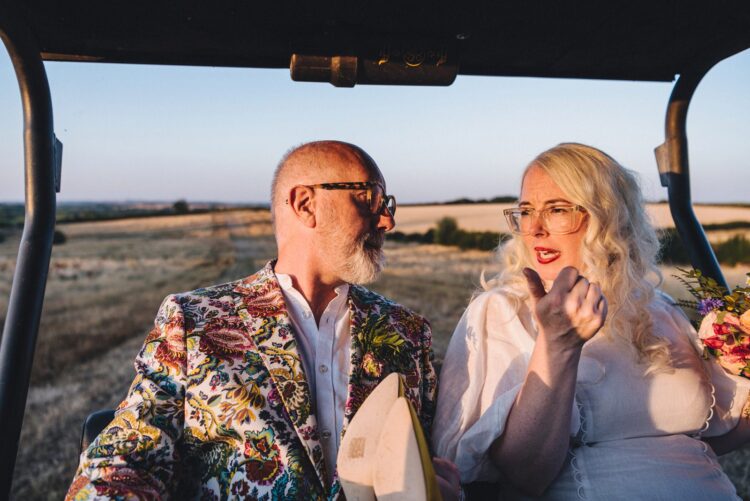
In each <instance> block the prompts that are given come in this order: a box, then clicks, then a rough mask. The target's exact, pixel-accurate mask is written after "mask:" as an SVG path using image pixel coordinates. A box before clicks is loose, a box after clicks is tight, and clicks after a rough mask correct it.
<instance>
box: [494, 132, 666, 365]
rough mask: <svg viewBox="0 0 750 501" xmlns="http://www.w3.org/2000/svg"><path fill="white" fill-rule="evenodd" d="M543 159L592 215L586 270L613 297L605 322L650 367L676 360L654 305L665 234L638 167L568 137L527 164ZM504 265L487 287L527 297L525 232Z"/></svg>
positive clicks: (508, 247) (509, 245)
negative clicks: (654, 218)
mask: <svg viewBox="0 0 750 501" xmlns="http://www.w3.org/2000/svg"><path fill="white" fill-rule="evenodd" d="M535 166H536V167H539V168H541V169H542V170H544V172H546V173H547V174H548V175H549V176H550V177H551V178H552V180H553V181H554V182H555V183H556V184H557V185H558V186H559V187H560V189H561V190H562V191H563V192H564V193H565V195H566V196H567V197H568V198H569V199H570V201H571V202H572V203H574V204H577V205H580V206H582V207H583V208H584V209H586V212H587V213H588V215H589V218H588V227H587V228H586V230H585V231H586V233H585V235H584V238H583V243H582V245H583V252H582V256H583V269H582V270H580V271H581V274H582V275H584V276H585V277H586V278H588V279H589V281H591V282H598V283H599V284H600V286H601V288H602V292H603V293H604V296H605V297H606V298H607V301H608V303H609V314H608V316H607V321H606V323H605V325H604V328H603V330H602V334H605V335H607V336H609V337H611V338H614V339H618V338H619V339H620V340H622V341H624V342H626V343H627V344H628V345H630V346H632V347H633V348H634V349H635V351H636V355H637V357H638V359H639V360H643V361H645V362H646V363H647V365H648V367H649V368H648V371H649V372H651V371H652V370H659V369H666V368H668V367H669V365H670V356H669V345H668V342H667V341H666V340H664V339H661V338H659V337H657V336H655V335H654V334H653V326H652V322H651V316H650V315H649V314H648V313H647V312H648V305H649V303H650V302H651V301H652V300H653V298H654V288H655V287H656V286H658V285H659V284H660V283H661V273H660V272H659V269H658V267H657V266H656V258H657V255H658V252H659V239H658V238H657V235H656V231H655V230H654V228H653V226H652V225H651V222H650V220H649V218H648V215H647V214H646V210H645V206H644V202H643V196H642V195H641V190H640V187H639V186H638V180H637V178H636V175H635V173H634V172H632V171H630V170H628V169H626V168H624V167H622V166H621V165H620V164H619V163H617V162H616V161H615V160H614V159H613V158H612V157H610V156H609V155H607V154H606V153H604V152H602V151H600V150H598V149H596V148H593V147H591V146H586V145H583V144H576V143H563V144H560V145H558V146H555V147H554V148H551V149H549V150H547V151H545V152H543V153H542V154H540V155H539V156H537V157H536V158H535V159H534V160H533V161H532V162H531V163H530V164H529V165H528V167H526V170H525V171H524V177H525V176H526V173H527V172H528V171H529V169H531V168H532V167H535ZM497 255H498V259H499V261H500V263H501V265H502V271H501V272H500V273H499V274H498V275H497V276H496V277H494V278H493V279H492V280H490V281H488V282H484V281H483V283H482V285H483V287H484V289H485V290H490V289H499V290H502V291H503V292H504V293H505V294H506V295H507V296H509V297H510V299H511V300H513V301H516V302H517V304H520V302H521V301H524V300H525V299H526V298H527V297H528V290H527V287H526V280H525V278H524V277H523V274H522V273H521V271H522V270H523V268H524V267H527V266H528V267H532V268H533V260H532V256H531V255H530V254H529V252H528V251H527V250H526V247H525V246H524V244H523V242H522V240H521V238H519V237H515V236H514V237H513V238H512V239H511V240H509V241H508V242H506V243H505V244H501V245H500V247H499V248H498V251H497Z"/></svg>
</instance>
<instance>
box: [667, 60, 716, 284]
mask: <svg viewBox="0 0 750 501" xmlns="http://www.w3.org/2000/svg"><path fill="white" fill-rule="evenodd" d="M712 66H713V65H711V66H708V67H706V68H705V69H703V70H702V71H696V72H694V73H689V74H684V75H680V78H679V79H678V80H677V83H676V84H675V86H674V89H673V90H672V94H671V96H670V97H669V104H668V106H667V115H666V123H665V136H666V137H665V141H664V144H662V145H661V146H659V147H658V148H656V160H657V164H658V166H659V177H660V178H661V184H662V186H665V187H666V188H667V197H668V199H669V210H670V212H671V213H672V219H673V220H674V223H675V227H676V228H677V232H678V233H679V235H680V239H681V240H682V243H683V244H684V246H685V249H686V250H687V254H688V257H689V258H690V263H691V264H692V265H693V268H696V269H699V270H701V272H702V273H703V274H704V275H706V276H709V277H711V278H713V279H714V280H716V281H717V282H718V283H719V284H721V285H723V286H724V287H726V286H727V282H726V280H725V279H724V274H723V273H722V272H721V267H720V266H719V261H718V260H717V259H716V254H714V251H713V249H712V248H711V244H710V243H709V242H708V238H706V234H705V232H704V231H703V227H702V226H701V224H700V223H699V222H698V219H697V218H696V217H695V212H694V211H693V203H692V198H691V194H690V169H689V162H688V144H687V130H686V126H687V112H688V107H689V106H690V100H691V99H692V97H693V94H694V93H695V89H696V88H697V87H698V84H699V83H700V81H701V80H702V79H703V77H704V76H705V75H706V73H707V72H708V70H710V69H711V67H712Z"/></svg>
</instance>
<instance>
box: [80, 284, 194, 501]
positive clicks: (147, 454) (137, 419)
mask: <svg viewBox="0 0 750 501" xmlns="http://www.w3.org/2000/svg"><path fill="white" fill-rule="evenodd" d="M154 324H155V327H154V329H153V330H152V331H151V332H150V333H149V335H148V337H147V338H146V341H145V343H144V345H143V348H142V349H141V351H140V353H139V354H138V356H137V357H136V360H135V370H136V377H135V379H134V381H133V383H132V384H131V386H130V390H129V391H128V395H127V397H126V398H125V400H124V401H123V402H122V403H121V404H120V405H119V406H118V408H117V410H116V412H115V418H114V420H113V421H112V422H111V423H110V424H109V425H108V426H107V427H106V428H105V429H104V430H103V431H102V432H101V433H100V434H99V436H98V437H97V438H96V439H95V440H94V441H93V442H92V443H91V445H90V446H89V447H88V449H87V450H86V451H84V452H83V454H81V458H80V463H79V466H78V470H77V471H76V475H75V478H74V479H73V483H72V484H71V486H70V489H69V490H68V495H67V497H66V499H70V500H72V499H75V500H86V499H88V500H91V499H111V498H117V499H161V498H165V497H168V493H169V491H170V490H171V487H172V483H173V476H174V471H173V465H174V463H175V461H176V460H177V459H178V458H177V451H176V448H175V445H176V442H177V441H178V440H179V439H180V437H181V435H182V430H183V424H184V398H185V384H186V353H187V351H186V345H185V341H186V335H185V316H184V314H183V310H182V307H181V306H180V303H179V300H178V298H177V297H176V296H168V297H167V298H166V299H165V300H164V301H163V303H162V305H161V307H160V309H159V313H158V314H157V316H156V320H155V322H154Z"/></svg>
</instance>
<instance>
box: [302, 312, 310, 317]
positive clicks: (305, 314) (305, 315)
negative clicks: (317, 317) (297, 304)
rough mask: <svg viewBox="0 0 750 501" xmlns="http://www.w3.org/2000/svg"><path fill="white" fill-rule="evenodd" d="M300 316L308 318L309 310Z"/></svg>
mask: <svg viewBox="0 0 750 501" xmlns="http://www.w3.org/2000/svg"><path fill="white" fill-rule="evenodd" d="M302 316H303V317H305V318H310V312H309V311H306V312H304V313H303V314H302Z"/></svg>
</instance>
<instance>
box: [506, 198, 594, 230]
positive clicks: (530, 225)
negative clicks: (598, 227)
mask: <svg viewBox="0 0 750 501" xmlns="http://www.w3.org/2000/svg"><path fill="white" fill-rule="evenodd" d="M503 214H504V215H505V219H506V220H507V221H508V227H509V228H510V231H511V232H513V233H514V234H516V235H530V234H531V233H532V232H533V231H534V220H535V218H537V217H539V218H540V220H541V222H542V227H543V228H544V229H545V230H547V231H548V232H549V233H551V234H553V235H565V234H568V233H575V232H576V231H578V230H579V228H580V227H581V223H583V220H584V218H585V216H586V209H584V208H583V207H581V206H580V205H552V206H550V207H545V208H544V209H542V210H539V211H538V210H536V209H533V208H531V207H515V208H512V209H505V210H504V211H503Z"/></svg>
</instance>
